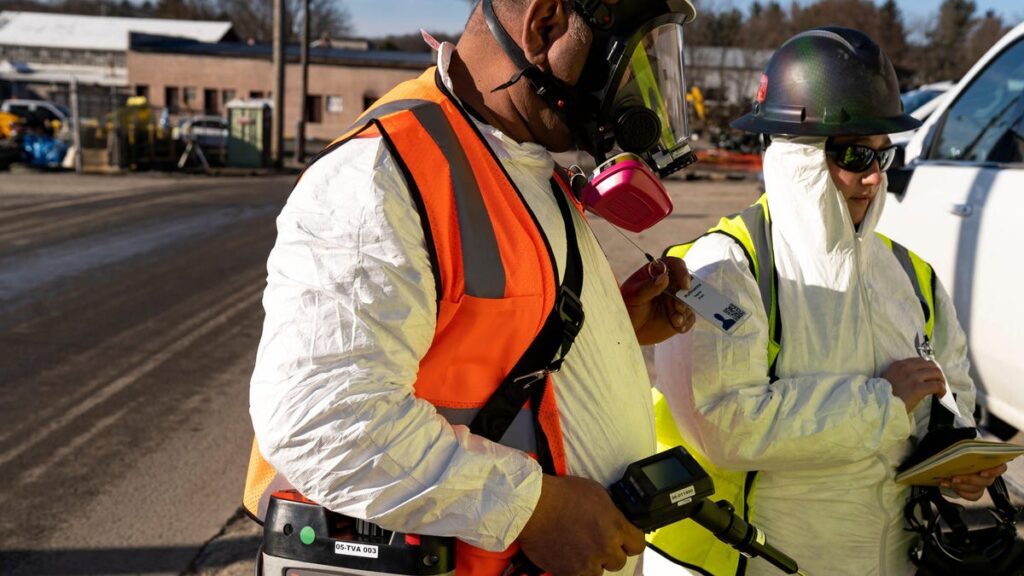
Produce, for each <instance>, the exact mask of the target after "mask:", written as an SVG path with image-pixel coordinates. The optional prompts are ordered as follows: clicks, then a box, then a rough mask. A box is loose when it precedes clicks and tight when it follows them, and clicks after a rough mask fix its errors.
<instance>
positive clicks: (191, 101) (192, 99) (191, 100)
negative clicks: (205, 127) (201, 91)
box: [182, 86, 196, 110]
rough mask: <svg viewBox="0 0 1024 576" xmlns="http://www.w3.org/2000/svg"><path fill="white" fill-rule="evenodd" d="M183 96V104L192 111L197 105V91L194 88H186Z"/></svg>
mask: <svg viewBox="0 0 1024 576" xmlns="http://www.w3.org/2000/svg"><path fill="white" fill-rule="evenodd" d="M182 96H183V97H184V98H183V100H182V103H183V104H184V105H185V108H186V109H188V110H191V109H192V108H193V107H194V106H195V105H196V89H195V88H193V87H192V86H186V87H185V89H184V90H183V91H182Z"/></svg>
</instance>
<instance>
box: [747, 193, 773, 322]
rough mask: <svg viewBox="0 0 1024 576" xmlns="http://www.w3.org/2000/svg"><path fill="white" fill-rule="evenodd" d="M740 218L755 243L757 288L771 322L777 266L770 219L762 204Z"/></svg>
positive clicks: (752, 207) (751, 207) (753, 207)
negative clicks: (773, 284) (773, 287)
mask: <svg viewBox="0 0 1024 576" xmlns="http://www.w3.org/2000/svg"><path fill="white" fill-rule="evenodd" d="M740 218H742V219H743V224H744V225H746V227H747V233H748V234H750V240H751V241H752V242H753V243H754V255H755V256H754V257H755V258H757V288H758V290H760V292H761V302H762V303H763V304H764V311H765V314H767V315H768V316H769V321H771V305H772V283H773V281H774V278H773V277H774V276H775V264H774V259H773V253H772V239H771V236H770V234H771V230H769V229H768V219H767V218H766V217H765V214H764V208H762V207H761V205H760V204H754V205H753V206H750V207H749V208H747V209H746V210H744V211H743V212H740Z"/></svg>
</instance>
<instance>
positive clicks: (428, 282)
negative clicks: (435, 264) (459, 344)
mask: <svg viewBox="0 0 1024 576" xmlns="http://www.w3.org/2000/svg"><path fill="white" fill-rule="evenodd" d="M453 48H454V47H453V46H452V45H451V44H443V45H442V46H441V47H440V53H439V62H438V65H439V69H440V71H441V75H442V79H443V80H444V81H445V83H446V84H448V86H449V88H451V81H450V79H449V78H448V76H447V73H446V71H447V68H448V63H449V62H450V57H451V51H452V50H453ZM478 127H479V128H480V131H481V133H482V134H483V135H484V138H485V140H486V141H487V144H488V145H489V146H490V147H491V148H492V150H493V151H494V153H495V155H496V156H497V157H498V159H499V160H500V162H501V164H502V165H503V166H504V167H505V169H506V171H507V172H508V174H509V175H510V176H511V178H512V180H513V182H514V183H515V184H516V187H517V188H518V189H519V190H520V192H521V193H522V194H523V197H524V198H525V200H526V202H527V203H528V204H529V205H530V207H531V209H532V210H533V212H534V214H535V215H536V216H537V219H538V221H539V223H540V226H541V228H542V229H543V232H544V234H545V235H546V236H547V238H548V241H549V242H550V245H551V250H552V253H553V255H554V257H555V259H556V260H557V262H558V270H559V272H560V273H561V272H563V271H564V270H565V261H566V239H565V225H564V223H563V221H562V216H561V213H560V212H559V209H558V205H557V202H556V200H555V197H554V195H553V194H552V191H551V184H550V179H551V174H552V170H553V167H554V163H553V160H552V158H551V155H550V154H549V153H548V152H547V151H546V150H545V149H544V148H543V147H541V146H539V145H537V144H530V143H526V144H518V143H516V142H515V141H513V140H511V139H509V138H508V137H507V136H505V135H504V134H502V133H501V132H499V131H498V130H497V129H495V128H493V127H491V126H487V125H485V124H482V123H478ZM573 216H574V218H575V226H576V235H577V241H578V244H579V249H580V254H581V257H582V261H583V267H584V279H583V282H584V284H583V291H582V295H581V297H582V301H583V305H584V308H585V310H586V322H585V323H584V325H583V329H582V331H581V332H580V334H579V335H578V336H577V338H576V341H575V343H574V345H573V348H572V350H571V351H570V353H569V355H568V356H567V358H566V362H565V364H564V365H563V366H562V369H561V371H560V372H558V373H557V374H554V375H553V383H554V387H555V393H556V395H557V404H558V406H559V409H560V419H561V425H562V432H563V437H564V442H565V450H566V464H567V467H568V472H569V474H572V475H575V476H583V477H586V478H590V479H592V480H595V481H596V482H598V483H600V484H602V485H605V486H608V485H610V484H611V483H612V482H614V481H615V480H618V479H619V478H621V477H622V474H623V472H624V471H625V468H626V466H627V465H628V464H629V463H630V462H633V461H636V460H639V459H642V458H644V457H647V456H649V455H651V454H653V453H654V450H655V447H656V443H655V435H654V416H653V408H652V406H651V401H650V394H651V384H650V380H649V379H648V376H647V371H646V368H645V366H644V360H643V356H642V354H641V352H640V347H639V345H638V344H637V340H636V335H635V333H634V331H633V327H632V324H631V323H630V320H629V316H628V314H627V312H626V308H625V304H624V303H623V301H622V296H621V294H620V292H619V286H618V283H617V281H616V279H615V277H614V275H613V273H612V271H611V268H610V266H609V264H608V261H607V259H606V258H605V256H604V253H603V252H602V251H601V247H600V246H599V245H598V243H597V240H596V238H595V237H594V235H593V233H592V232H591V231H590V228H589V226H588V225H587V224H586V222H585V221H584V220H583V218H582V216H580V215H579V214H578V213H576V211H575V210H574V211H573ZM277 226H278V239H277V243H276V245H275V246H274V249H273V251H272V252H271V254H270V259H269V262H268V269H269V278H268V286H267V290H266V293H265V294H264V297H263V304H264V307H265V309H266V313H267V316H266V322H265V324H264V328H263V339H262V341H261V342H260V347H259V353H258V355H257V359H256V368H255V372H254V373H253V376H252V383H251V386H250V412H251V415H252V420H253V426H254V428H255V431H256V437H257V440H258V442H259V446H260V449H261V450H262V452H263V455H264V457H265V458H266V459H267V461H268V462H269V463H270V464H272V465H273V466H274V468H275V469H276V470H278V471H279V472H280V473H281V474H283V475H284V476H285V477H286V478H287V479H288V480H289V481H290V482H291V484H292V485H294V486H295V487H296V488H298V489H299V490H300V491H301V492H302V493H303V494H304V495H306V496H307V497H309V498H311V499H313V500H314V501H316V502H318V503H320V504H322V505H323V506H325V507H327V508H329V509H331V510H335V511H337V512H340V513H342V514H347V515H350V516H355V517H359V518H366V519H368V520H370V521H372V522H374V523H377V524H379V525H381V526H383V527H384V528H387V529H391V530H400V531H403V532H412V533H420V534H433V535H441V536H454V537H457V538H459V539H461V540H463V541H465V542H467V543H469V544H472V545H474V546H478V547H481V548H484V549H487V550H492V551H499V550H504V549H505V548H507V547H508V546H509V545H510V544H512V542H513V541H514V540H515V539H516V538H517V537H518V535H519V533H520V532H521V531H522V528H523V526H524V525H525V524H526V521H527V520H528V519H529V518H530V515H531V514H532V513H533V509H534V507H535V505H536V503H537V499H538V498H539V497H540V489H541V478H542V474H541V469H540V465H539V464H537V462H536V461H534V460H532V459H531V458H530V457H528V456H527V455H526V454H525V453H523V452H520V451H517V450H514V449H511V448H507V447H505V446H502V445H499V444H494V443H492V442H488V441H486V440H484V439H483V438H481V437H479V436H474V435H472V434H469V431H468V429H467V428H466V427H465V426H451V425H449V424H448V423H447V421H445V420H444V418H442V417H441V416H440V415H438V414H437V411H436V410H435V409H434V407H433V406H432V405H431V404H430V403H428V402H427V401H425V400H421V399H418V398H416V397H415V396H414V395H413V383H414V382H415V381H416V376H417V370H418V368H419V362H420V359H421V358H422V357H423V356H424V354H426V352H427V349H428V348H429V347H430V344H431V341H432V340H433V338H434V329H435V326H436V316H437V308H436V304H435V298H436V292H435V288H434V281H433V278H434V276H433V273H432V271H431V267H430V259H429V256H428V252H427V248H426V241H425V239H424V234H423V229H422V227H421V224H420V219H419V214H418V212H417V210H416V207H415V205H414V203H413V200H412V197H411V195H410V194H409V191H408V188H407V186H406V184H405V181H404V179H403V178H402V175H401V172H400V171H399V169H398V168H397V167H396V165H395V163H394V161H393V159H392V158H391V156H390V154H389V153H388V151H387V148H386V147H385V146H383V145H382V144H381V140H380V139H379V138H361V139H357V140H353V141H350V142H348V143H346V144H345V145H344V146H341V147H340V148H338V149H337V150H334V151H332V152H331V153H330V154H328V155H326V156H325V157H324V158H322V159H320V160H319V161H317V162H316V163H314V164H313V165H312V167H311V168H310V169H309V170H308V171H307V172H306V173H305V175H303V177H302V179H301V181H300V182H299V183H298V185H297V186H296V187H295V190H294V191H293V192H292V194H291V196H290V198H289V199H288V204H287V205H286V206H285V208H284V211H283V212H282V213H281V216H280V217H279V218H278V221H277ZM640 566H641V563H640V562H639V559H638V557H632V558H630V559H629V561H627V563H626V565H625V567H624V568H623V569H622V570H621V571H620V572H619V573H620V574H634V573H636V572H638V571H639V570H640Z"/></svg>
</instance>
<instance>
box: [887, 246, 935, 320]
mask: <svg viewBox="0 0 1024 576" xmlns="http://www.w3.org/2000/svg"><path fill="white" fill-rule="evenodd" d="M889 242H890V243H891V245H892V255H893V256H895V257H896V261H897V262H899V263H900V266H901V267H902V268H903V271H904V272H906V274H907V278H909V279H910V283H911V284H912V285H913V286H914V294H916V295H917V299H918V301H920V302H921V309H922V310H924V321H925V323H927V322H928V320H929V319H930V318H931V313H932V310H931V306H929V305H928V299H927V298H926V297H925V295H924V286H921V283H920V282H919V281H918V279H917V270H916V269H915V268H914V260H913V259H912V258H911V257H910V251H909V250H907V249H906V248H904V247H903V245H901V244H898V243H896V242H895V241H892V240H890V241H889Z"/></svg>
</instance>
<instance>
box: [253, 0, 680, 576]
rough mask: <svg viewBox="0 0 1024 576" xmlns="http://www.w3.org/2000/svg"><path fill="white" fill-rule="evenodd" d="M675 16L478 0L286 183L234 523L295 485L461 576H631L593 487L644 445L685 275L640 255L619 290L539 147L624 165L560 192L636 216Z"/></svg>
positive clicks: (650, 187) (653, 192)
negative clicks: (660, 360) (416, 74)
mask: <svg viewBox="0 0 1024 576" xmlns="http://www.w3.org/2000/svg"><path fill="white" fill-rule="evenodd" d="M694 15H695V13H694V8H693V6H692V4H691V3H690V2H689V1H688V0H632V1H630V2H618V1H614V2H612V1H606V2H602V1H600V0H597V1H595V0H574V1H565V0H483V1H482V2H481V3H479V5H478V6H477V7H476V8H475V9H474V11H473V14H472V16H471V18H470V21H469V24H468V26H467V29H466V31H465V33H464V34H463V35H462V37H461V39H460V41H459V43H458V45H457V46H453V45H451V44H447V43H446V44H440V45H439V44H436V43H434V44H433V45H434V47H435V48H436V49H437V51H438V56H437V66H436V67H432V68H430V69H429V70H427V72H426V73H425V74H423V75H422V76H421V77H420V78H418V79H416V80H412V81H409V82H405V83H403V84H401V85H399V86H398V87H396V88H395V89H394V90H392V91H391V92H390V93H389V94H387V95H385V96H384V97H383V98H382V99H381V100H380V101H378V102H377V103H375V104H374V105H373V106H371V107H370V109H369V110H367V111H366V112H365V113H364V114H363V115H362V116H361V117H360V118H359V120H358V121H357V122H356V123H355V124H354V125H353V126H352V127H351V128H350V129H349V130H348V131H346V132H345V133H344V134H343V135H342V136H341V137H340V138H339V139H338V140H337V141H336V142H335V143H334V144H332V145H331V146H330V147H329V148H327V149H326V150H325V151H324V152H323V153H321V154H320V155H319V156H318V157H317V159H316V160H315V161H314V162H313V163H312V164H311V165H310V166H309V167H308V168H307V169H306V171H305V173H304V174H303V175H302V177H301V179H300V181H299V182H298V184H297V185H296V186H295V189H294V190H293V192H292V194H291V196H290V198H289V200H288V203H287V205H286V207H285V208H284V211H283V212H282V214H281V215H280V217H279V218H278V221H277V225H278V238H277V243H276V245H275V247H274V248H273V251H272V252H271V254H270V259H269V263H268V269H269V278H268V286H267V289H266V292H265V295H264V298H263V303H264V307H265V309H266V322H265V324H264V331H263V338H262V341H261V343H260V347H259V352H258V355H257V359H256V367H255V371H254V373H253V376H252V382H251V400H250V413H251V416H252V422H253V426H254V429H255V433H256V442H255V444H254V446H253V451H252V458H251V464H250V469H249V477H248V482H247V487H246V493H245V505H246V508H247V510H249V512H250V513H251V514H252V515H253V516H254V517H257V518H259V517H261V516H263V515H264V514H265V512H266V510H267V506H268V502H269V501H270V499H271V498H272V496H273V494H274V493H275V492H277V491H282V490H297V491H298V492H299V493H301V495H302V496H303V497H305V498H307V499H310V500H312V501H314V502H316V503H317V504H319V505H322V506H324V507H326V508H328V509H330V510H332V511H335V512H338V513H341V514H344V515H347V516H350V517H354V518H357V519H363V520H368V521H370V522H372V523H374V524H377V525H378V526H380V527H381V528H384V529H386V530H392V531H397V532H401V533H412V534H424V535H431V536H442V537H452V538H455V539H457V544H456V547H455V570H456V573H457V574H459V575H472V576H499V575H501V574H503V573H506V570H512V569H516V568H514V566H525V565H526V562H524V561H522V560H521V559H520V558H519V557H520V556H523V557H525V560H527V561H529V562H532V563H533V564H535V565H536V566H537V567H539V568H540V569H541V570H544V571H548V572H550V573H552V574H556V575H563V574H564V575H596V574H601V573H603V572H606V571H607V572H618V573H623V574H638V573H639V572H640V562H639V561H638V557H639V555H640V553H641V552H642V551H643V549H644V545H645V544H644V538H643V534H642V533H641V532H640V530H639V529H637V528H636V527H635V526H633V525H631V524H630V523H629V522H628V521H627V520H626V518H625V517H624V516H623V514H622V513H621V512H620V511H619V510H618V509H616V508H615V506H614V505H613V503H612V500H611V498H610V497H609V496H608V493H607V491H606V487H607V486H608V485H610V484H611V483H612V482H613V481H615V480H618V479H619V478H620V477H621V475H622V473H623V470H624V469H625V467H626V466H627V465H628V464H629V463H631V462H633V461H636V460H639V459H641V458H644V457H646V456H649V455H651V454H653V452H654V449H655V447H656V443H655V435H654V422H653V418H652V411H651V404H650V382H649V380H648V377H647V372H646V368H645V364H644V359H643V356H642V355H641V353H640V347H639V344H650V343H656V342H659V341H661V340H664V339H665V338H667V337H669V336H671V335H675V334H676V333H678V332H682V331H685V330H688V329H689V328H690V327H691V326H692V324H693V320H694V317H693V313H692V311H690V310H689V308H687V307H686V306H685V305H683V304H681V303H679V302H677V301H676V300H674V299H673V298H672V297H671V296H666V295H665V292H666V291H667V290H669V289H671V290H672V291H675V290H677V289H680V288H682V287H685V286H686V285H687V284H688V281H689V275H688V272H687V271H686V267H685V265H684V264H683V262H682V261H681V260H679V259H675V258H663V259H661V260H660V261H658V262H655V263H652V264H651V265H650V266H645V267H644V268H642V269H640V270H638V271H637V272H636V274H634V275H632V276H631V277H630V278H628V279H627V280H626V281H625V283H623V284H622V285H621V286H620V285H619V283H618V282H617V281H616V279H615V278H614V276H613V274H612V271H611V268H610V266H609V264H608V262H607V260H606V258H605V256H604V254H603V253H602V251H601V247H600V246H599V245H598V243H597V241H596V239H595V237H594V235H593V233H592V232H591V231H590V229H589V227H588V224H587V221H586V219H585V218H584V217H583V214H582V211H583V206H582V205H581V202H580V201H579V200H578V199H577V198H576V197H575V196H574V195H573V194H572V191H571V190H570V189H569V188H568V184H569V176H568V175H567V174H566V173H565V172H564V171H563V170H561V169H560V168H559V167H558V166H556V164H555V162H554V161H553V159H552V156H551V154H550V152H549V151H564V150H567V149H569V148H571V147H573V146H574V145H576V146H579V147H580V148H581V149H582V150H583V151H585V152H588V153H590V154H591V155H592V156H594V158H595V160H596V161H597V162H598V163H599V164H601V163H605V161H606V160H609V158H608V154H609V152H610V151H611V150H613V149H615V148H619V149H622V150H624V151H626V152H628V153H629V154H630V155H629V157H628V161H622V162H613V163H612V164H608V165H607V166H608V168H609V170H612V171H614V172H615V174H619V175H626V176H629V175H632V177H630V178H620V179H608V178H604V177H603V175H604V174H605V173H604V172H602V173H600V174H597V175H595V177H594V179H593V180H591V181H589V182H588V179H587V178H586V177H585V176H582V175H581V174H579V173H576V174H575V175H574V177H573V179H574V180H575V181H576V182H579V183H580V190H582V191H583V192H588V191H589V193H590V194H591V197H592V201H593V202H594V203H593V204H589V205H588V206H587V207H588V208H591V209H600V208H599V207H600V206H603V207H606V208H607V209H608V212H606V213H605V214H606V215H607V216H609V217H612V218H615V217H621V219H622V221H623V222H627V223H628V222H633V223H637V224H642V225H644V226H647V225H650V224H651V223H653V221H654V220H656V218H647V217H646V216H645V214H646V213H645V212H644V210H646V208H647V207H648V206H650V205H651V204H650V203H647V202H645V201H644V200H645V198H647V199H649V198H651V197H653V198H655V199H656V200H658V202H655V204H658V205H659V206H661V205H664V203H663V202H661V201H662V200H665V199H666V196H665V191H664V188H663V187H662V186H661V184H660V183H659V181H658V178H657V177H656V175H657V176H664V175H667V174H669V173H671V172H673V171H675V170H678V169H679V168H681V167H682V166H683V165H685V164H686V163H687V162H689V161H691V160H692V151H690V149H689V147H688V146H687V145H686V134H685V118H683V117H682V116H680V113H681V112H682V111H684V110H685V108H684V106H683V104H682V101H681V98H678V99H677V100H678V102H676V101H668V100H666V99H665V98H663V97H660V96H658V97H654V96H652V95H655V96H657V95H681V94H685V93H686V87H685V86H684V85H683V84H682V78H683V74H682V52H681V47H682V26H683V24H684V23H686V22H689V21H691V20H692V19H693V18H694ZM611 160H615V158H612V159H611ZM623 182H625V183H630V182H633V183H636V184H635V186H634V187H633V188H630V189H629V190H625V191H623V190H622V189H621V186H620V184H621V183H623ZM623 192H625V194H623ZM634 193H635V194H639V196H636V195H635V194H634ZM583 198H584V196H581V198H580V199H583ZM608 198H614V199H616V200H617V201H616V202H607V201H606V199H608ZM637 215H641V217H640V218H636V217H637ZM663 215H664V214H662V216H663Z"/></svg>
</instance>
